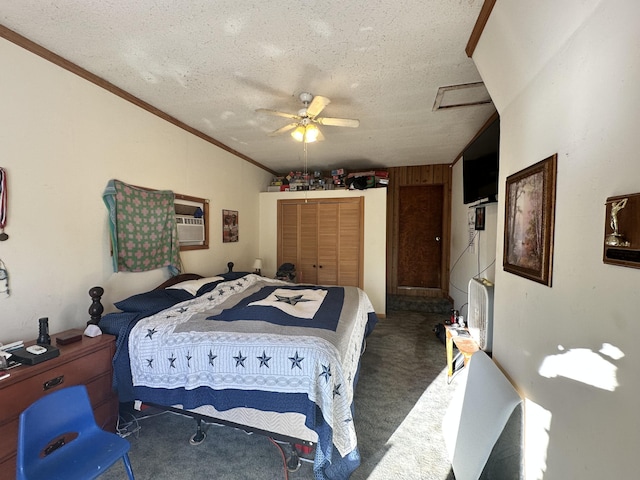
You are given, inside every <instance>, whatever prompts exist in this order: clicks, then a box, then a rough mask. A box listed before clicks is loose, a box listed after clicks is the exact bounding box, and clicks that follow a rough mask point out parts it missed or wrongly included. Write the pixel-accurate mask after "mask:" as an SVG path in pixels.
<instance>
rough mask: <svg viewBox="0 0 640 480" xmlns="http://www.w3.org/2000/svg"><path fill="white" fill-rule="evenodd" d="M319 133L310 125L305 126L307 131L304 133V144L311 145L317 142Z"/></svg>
mask: <svg viewBox="0 0 640 480" xmlns="http://www.w3.org/2000/svg"><path fill="white" fill-rule="evenodd" d="M319 133H320V129H319V128H318V127H317V126H315V125H313V124H311V125H307V131H306V133H305V142H307V143H312V142H315V141H316V140H318V134H319Z"/></svg>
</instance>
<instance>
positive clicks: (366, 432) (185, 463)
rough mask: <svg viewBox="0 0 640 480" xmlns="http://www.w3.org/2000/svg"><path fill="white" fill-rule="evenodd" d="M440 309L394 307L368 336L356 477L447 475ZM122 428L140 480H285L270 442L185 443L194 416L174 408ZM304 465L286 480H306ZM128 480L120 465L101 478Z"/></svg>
mask: <svg viewBox="0 0 640 480" xmlns="http://www.w3.org/2000/svg"><path fill="white" fill-rule="evenodd" d="M446 318H447V316H446V315H444V314H438V313H423V312H410V311H392V312H390V313H389V314H388V316H387V318H385V319H381V320H380V322H379V323H378V325H377V326H376V328H375V330H374V332H373V333H372V334H371V336H370V337H369V339H368V341H367V349H366V351H365V353H364V355H363V357H362V366H361V374H360V380H359V383H358V386H357V388H356V395H355V403H356V405H355V425H356V432H357V435H358V446H359V449H360V454H361V457H362V464H361V465H360V467H359V468H358V469H357V470H356V471H355V472H354V473H353V475H352V476H351V478H352V479H353V480H362V479H372V480H389V479H407V480H452V479H453V474H452V473H451V465H450V463H449V461H448V458H447V453H446V448H445V445H444V440H443V435H442V418H443V416H444V413H445V411H446V409H447V406H448V404H449V401H450V399H451V398H452V396H453V393H454V390H455V386H456V383H455V382H453V383H452V384H451V385H448V384H447V380H446V379H447V374H446V358H445V347H444V345H443V344H442V343H441V342H440V340H438V339H437V338H436V336H435V334H434V332H433V327H434V325H436V324H437V323H442V322H443V321H444V320H445V319H446ZM125 417H126V415H124V416H123V419H122V428H124V426H125V424H126V423H130V424H129V425H128V426H127V427H126V428H127V431H128V432H130V434H129V435H128V436H127V437H126V438H127V439H128V440H129V441H130V442H131V451H130V453H129V456H130V458H131V464H132V466H133V471H134V474H135V477H136V479H137V480H151V479H153V480H174V479H191V480H199V479H225V480H253V479H261V480H272V479H273V480H276V479H277V480H280V479H285V478H287V477H286V476H285V469H284V464H283V456H282V453H281V450H280V449H281V448H282V449H284V451H285V453H286V454H287V453H288V451H289V446H288V445H281V446H276V445H274V444H273V443H272V442H271V441H270V440H269V439H268V438H266V437H263V436H260V435H248V434H246V433H244V432H242V431H239V430H235V429H233V428H229V427H223V426H218V425H206V426H205V428H206V431H207V438H206V440H205V441H204V442H203V443H201V444H200V445H195V446H193V445H191V444H190V443H189V439H190V437H191V436H192V435H193V434H194V433H195V425H196V424H195V421H194V420H193V419H191V418H189V417H184V416H180V415H176V414H171V413H162V414H158V415H151V416H148V417H147V418H139V419H137V420H136V421H132V422H130V420H132V419H131V418H125ZM312 466H313V465H312V463H310V462H307V461H303V462H302V463H301V466H300V468H299V469H298V470H297V471H295V472H288V478H289V479H291V480H307V479H309V480H312V479H313V478H314V476H313V470H312ZM100 478H101V479H102V480H116V479H117V480H120V479H125V478H127V477H126V474H125V472H124V468H123V467H122V462H119V463H118V464H116V465H114V466H113V467H111V469H109V471H107V472H105V474H104V475H103V476H101V477H100Z"/></svg>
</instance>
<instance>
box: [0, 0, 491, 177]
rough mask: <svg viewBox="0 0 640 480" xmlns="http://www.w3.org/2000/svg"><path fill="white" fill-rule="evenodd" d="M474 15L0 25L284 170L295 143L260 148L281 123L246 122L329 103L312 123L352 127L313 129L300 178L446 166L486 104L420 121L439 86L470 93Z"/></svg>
mask: <svg viewBox="0 0 640 480" xmlns="http://www.w3.org/2000/svg"><path fill="white" fill-rule="evenodd" d="M481 7H482V2H481V0H366V1H364V0H357V1H355V0H348V1H345V0H340V1H338V0H289V1H280V0H278V1H272V2H265V1H254V0H233V1H229V0H218V1H211V0H190V1H185V0H136V1H131V0H58V1H45V0H20V1H12V0H11V1H10V0H0V23H1V24H2V25H4V26H5V27H7V28H9V29H11V30H13V31H14V32H16V33H18V34H20V35H22V36H24V37H26V38H28V39H29V40H31V41H33V42H35V43H37V44H39V45H41V46H43V47H45V48H47V49H48V50H50V51H52V52H54V53H56V54H58V55H60V56H62V57H63V58H65V59H67V60H69V61H71V62H72V63H75V64H76V65H78V66H80V67H82V68H84V69H85V70H88V71H89V72H91V73H93V74H95V75H97V76H98V77H101V78H103V79H105V80H107V81H109V82H110V83H112V84H114V85H116V86H117V87H120V88H121V89H123V90H125V91H127V92H129V93H131V94H133V95H134V96H136V97H138V98H139V99H141V100H143V101H145V102H147V103H149V104H151V105H153V106H154V107H156V108H157V109H159V110H161V111H163V112H165V113H167V114H169V115H171V116H173V117H175V118H176V119H178V120H180V121H181V122H183V123H185V124H186V125H188V126H190V127H192V128H194V129H196V130H199V131H200V132H202V133H204V134H205V135H207V136H209V137H212V138H214V139H215V140H217V141H218V142H221V143H222V144H224V145H227V146H228V147H230V148H231V149H233V150H236V151H238V152H240V153H242V154H244V155H246V156H248V157H250V158H251V159H253V160H254V161H256V162H258V163H260V164H262V165H264V166H266V167H268V168H270V169H272V170H274V171H278V172H287V171H289V170H292V169H301V168H302V166H303V164H302V158H303V148H302V144H300V143H298V142H295V141H294V140H293V139H292V138H291V136H290V135H288V134H284V135H280V136H277V137H270V136H269V135H268V134H269V133H270V132H272V131H274V130H276V129H278V128H280V127H282V126H284V125H286V124H287V123H289V120H288V119H286V118H282V117H278V116H271V115H266V114H263V113H256V112H255V110H256V109H257V108H267V109H275V110H280V111H285V112H291V113H297V111H298V110H299V109H300V108H301V107H302V105H301V103H300V100H299V99H298V95H299V94H300V93H301V92H311V93H312V94H315V95H322V96H325V97H328V98H330V99H331V103H330V104H329V105H328V106H327V107H326V108H325V110H324V111H323V112H322V115H321V116H329V117H346V118H356V119H359V120H360V126H359V127H358V128H341V127H333V126H322V127H321V130H322V132H323V134H324V137H325V141H323V142H316V143H313V144H309V145H308V162H309V168H310V169H331V168H338V167H345V168H371V167H390V166H400V165H422V164H435V163H450V162H452V161H453V160H455V158H456V156H457V155H458V153H460V151H461V150H462V149H463V148H464V146H465V145H466V144H467V143H468V142H469V141H470V140H471V138H472V137H473V136H474V135H475V134H476V133H477V131H478V130H479V129H480V127H481V126H482V125H483V124H484V123H485V121H486V120H487V119H488V118H489V117H490V116H491V115H492V113H493V112H494V111H495V108H494V106H493V105H492V104H490V103H489V104H484V105H474V106H466V107H459V108H444V109H439V110H435V111H434V103H435V101H436V97H437V96H438V89H439V88H440V87H446V86H453V85H459V84H467V83H475V82H480V81H481V78H480V76H479V74H478V72H477V70H476V68H475V65H474V64H473V61H472V60H471V59H469V58H467V56H466V54H465V51H464V50H465V46H466V44H467V41H468V40H469V37H470V35H471V31H472V29H473V26H474V24H475V21H476V19H477V17H478V14H479V12H480V9H481ZM451 92H456V90H455V89H454V90H451ZM485 94H486V91H485ZM446 95H447V93H445V99H446ZM462 97H463V98H464V97H465V96H464V95H462ZM442 100H444V99H442ZM466 100H469V101H473V99H465V101H466ZM454 103H455V102H454ZM441 105H449V104H448V103H447V102H446V100H445V101H443V102H442V103H441Z"/></svg>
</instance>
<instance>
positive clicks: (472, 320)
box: [467, 278, 493, 352]
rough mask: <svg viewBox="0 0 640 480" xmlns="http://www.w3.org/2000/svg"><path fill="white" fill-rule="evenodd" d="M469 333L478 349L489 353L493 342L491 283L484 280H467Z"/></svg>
mask: <svg viewBox="0 0 640 480" xmlns="http://www.w3.org/2000/svg"><path fill="white" fill-rule="evenodd" d="M468 317H469V318H468V319H467V322H468V324H469V332H470V333H471V336H472V337H473V339H474V340H475V341H476V342H477V343H478V345H479V346H480V348H481V349H482V350H484V351H485V352H491V347H492V342H493V283H491V282H490V281H489V280H487V279H485V278H472V279H471V280H469V315H468Z"/></svg>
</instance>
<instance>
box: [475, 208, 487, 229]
mask: <svg viewBox="0 0 640 480" xmlns="http://www.w3.org/2000/svg"><path fill="white" fill-rule="evenodd" d="M484 209H485V207H476V230H484V213H485V212H484Z"/></svg>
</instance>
